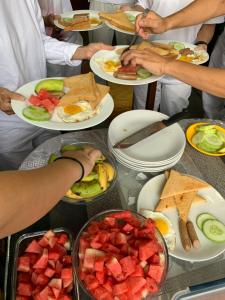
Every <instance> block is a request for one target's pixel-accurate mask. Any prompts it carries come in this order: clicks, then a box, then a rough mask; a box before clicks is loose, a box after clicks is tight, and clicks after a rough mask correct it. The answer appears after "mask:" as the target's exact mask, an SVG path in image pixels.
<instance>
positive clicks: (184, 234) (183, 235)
mask: <svg viewBox="0 0 225 300" xmlns="http://www.w3.org/2000/svg"><path fill="white" fill-rule="evenodd" d="M179 231H180V239H181V243H182V246H183V248H184V250H185V251H189V250H190V249H191V241H190V238H189V235H188V231H187V226H186V223H185V221H184V220H182V219H181V218H179Z"/></svg>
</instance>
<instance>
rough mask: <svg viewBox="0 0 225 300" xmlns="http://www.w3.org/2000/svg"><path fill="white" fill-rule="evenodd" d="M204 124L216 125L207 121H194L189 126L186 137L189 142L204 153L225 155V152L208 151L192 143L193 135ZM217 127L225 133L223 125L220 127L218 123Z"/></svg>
mask: <svg viewBox="0 0 225 300" xmlns="http://www.w3.org/2000/svg"><path fill="white" fill-rule="evenodd" d="M202 125H214V124H210V123H207V122H200V123H194V124H192V125H190V126H189V127H188V129H187V130H186V138H187V140H188V142H189V144H190V145H191V146H192V147H193V148H195V149H196V150H197V151H199V152H201V153H204V154H206V155H210V156H224V155H225V153H211V152H206V151H204V150H202V149H200V148H198V147H197V146H196V145H195V144H193V143H192V137H193V135H194V134H195V133H196V128H197V127H198V126H202ZM215 128H216V129H217V130H218V131H221V132H223V133H224V134H225V129H224V128H223V127H220V126H218V125H215Z"/></svg>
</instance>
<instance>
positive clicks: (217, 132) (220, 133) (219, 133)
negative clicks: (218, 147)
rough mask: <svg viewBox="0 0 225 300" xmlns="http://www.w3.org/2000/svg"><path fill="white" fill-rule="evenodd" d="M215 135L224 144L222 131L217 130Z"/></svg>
mask: <svg viewBox="0 0 225 300" xmlns="http://www.w3.org/2000/svg"><path fill="white" fill-rule="evenodd" d="M216 134H217V135H218V137H220V138H221V140H222V141H223V142H224V143H225V133H223V132H222V131H219V130H217V131H216Z"/></svg>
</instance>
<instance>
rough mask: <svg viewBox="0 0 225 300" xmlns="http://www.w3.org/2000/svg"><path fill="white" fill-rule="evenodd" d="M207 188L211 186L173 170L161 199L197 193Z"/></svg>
mask: <svg viewBox="0 0 225 300" xmlns="http://www.w3.org/2000/svg"><path fill="white" fill-rule="evenodd" d="M207 187H210V185H209V184H207V183H205V182H203V181H200V180H198V179H196V178H193V177H191V176H187V175H182V174H180V173H179V172H177V171H175V170H171V171H170V175H169V178H168V180H167V182H166V184H165V186H164V189H163V191H162V194H161V197H160V199H163V198H168V197H172V196H175V195H179V194H184V193H190V192H196V191H198V190H199V189H202V188H207Z"/></svg>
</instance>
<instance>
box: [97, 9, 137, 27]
mask: <svg viewBox="0 0 225 300" xmlns="http://www.w3.org/2000/svg"><path fill="white" fill-rule="evenodd" d="M99 16H100V17H101V18H103V19H105V20H107V21H109V22H110V23H111V24H112V25H114V26H116V27H118V28H120V29H123V30H127V31H130V32H135V25H134V24H133V23H131V22H130V20H129V18H128V16H127V15H126V14H125V13H124V12H121V11H119V12H112V13H106V12H101V13H100V14H99Z"/></svg>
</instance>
